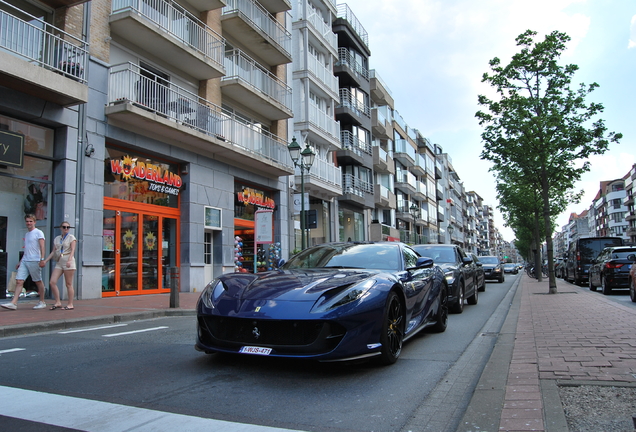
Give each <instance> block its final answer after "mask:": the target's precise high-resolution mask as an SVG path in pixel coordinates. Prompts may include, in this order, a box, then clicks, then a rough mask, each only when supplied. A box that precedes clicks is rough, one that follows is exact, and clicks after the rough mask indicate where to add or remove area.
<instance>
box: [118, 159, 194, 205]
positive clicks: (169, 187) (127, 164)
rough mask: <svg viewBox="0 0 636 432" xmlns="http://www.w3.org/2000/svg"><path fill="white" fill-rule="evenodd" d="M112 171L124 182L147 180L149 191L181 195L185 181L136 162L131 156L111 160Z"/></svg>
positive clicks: (150, 165)
mask: <svg viewBox="0 0 636 432" xmlns="http://www.w3.org/2000/svg"><path fill="white" fill-rule="evenodd" d="M110 170H111V172H112V173H113V174H114V175H121V178H122V180H145V181H147V182H148V183H149V185H148V190H150V191H153V192H159V193H165V194H169V195H179V191H180V189H181V186H183V180H182V179H181V176H180V175H178V174H176V173H174V172H172V171H170V170H167V169H164V168H162V167H160V166H159V165H154V164H151V163H145V162H141V161H136V160H135V159H134V158H132V157H130V156H124V157H123V158H121V159H111V160H110Z"/></svg>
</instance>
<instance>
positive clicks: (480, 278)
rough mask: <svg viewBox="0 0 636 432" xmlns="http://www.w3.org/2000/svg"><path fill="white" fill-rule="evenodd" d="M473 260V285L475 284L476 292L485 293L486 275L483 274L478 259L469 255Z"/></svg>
mask: <svg viewBox="0 0 636 432" xmlns="http://www.w3.org/2000/svg"><path fill="white" fill-rule="evenodd" d="M470 256H471V257H472V258H473V263H474V265H475V283H476V284H477V290H478V291H486V274H485V272H484V265H483V264H482V263H481V261H479V257H478V256H477V255H475V254H473V253H471V254H470Z"/></svg>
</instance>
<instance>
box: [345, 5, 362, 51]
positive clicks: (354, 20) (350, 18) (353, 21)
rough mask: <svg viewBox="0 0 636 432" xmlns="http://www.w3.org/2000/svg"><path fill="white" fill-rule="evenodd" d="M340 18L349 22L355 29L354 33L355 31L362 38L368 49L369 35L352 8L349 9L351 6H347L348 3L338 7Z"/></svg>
mask: <svg viewBox="0 0 636 432" xmlns="http://www.w3.org/2000/svg"><path fill="white" fill-rule="evenodd" d="M338 18H343V19H345V20H346V21H348V22H349V24H351V28H353V31H355V32H356V33H357V34H358V36H359V37H360V40H361V41H362V43H364V45H365V46H366V47H367V49H368V48H369V34H368V33H367V31H366V30H365V29H364V27H362V24H360V21H358V18H356V16H355V15H354V13H353V12H352V11H351V8H349V5H347V4H346V3H343V4H339V5H338Z"/></svg>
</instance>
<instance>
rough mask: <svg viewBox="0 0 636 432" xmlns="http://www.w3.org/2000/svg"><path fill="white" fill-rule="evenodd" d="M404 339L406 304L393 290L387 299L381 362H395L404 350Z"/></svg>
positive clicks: (381, 337)
mask: <svg viewBox="0 0 636 432" xmlns="http://www.w3.org/2000/svg"><path fill="white" fill-rule="evenodd" d="M403 341H404V306H403V305H402V302H401V301H400V298H399V297H398V295H397V294H396V293H395V292H393V291H391V292H390V293H389V297H388V299H387V301H386V306H385V308H384V318H383V321H382V334H381V335H380V342H381V343H382V351H381V352H380V358H379V361H380V363H381V364H384V365H390V364H393V363H395V362H396V361H397V359H398V357H400V353H401V352H402V342H403Z"/></svg>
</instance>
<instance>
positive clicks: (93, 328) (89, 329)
mask: <svg viewBox="0 0 636 432" xmlns="http://www.w3.org/2000/svg"><path fill="white" fill-rule="evenodd" d="M127 325H128V324H113V325H107V326H101V327H90V328H82V329H77V330H65V331H61V332H58V334H69V333H80V332H87V331H93V330H103V329H109V328H114V327H123V326H127Z"/></svg>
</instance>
